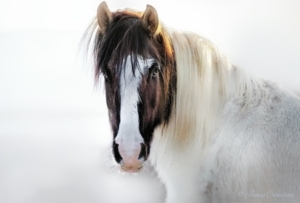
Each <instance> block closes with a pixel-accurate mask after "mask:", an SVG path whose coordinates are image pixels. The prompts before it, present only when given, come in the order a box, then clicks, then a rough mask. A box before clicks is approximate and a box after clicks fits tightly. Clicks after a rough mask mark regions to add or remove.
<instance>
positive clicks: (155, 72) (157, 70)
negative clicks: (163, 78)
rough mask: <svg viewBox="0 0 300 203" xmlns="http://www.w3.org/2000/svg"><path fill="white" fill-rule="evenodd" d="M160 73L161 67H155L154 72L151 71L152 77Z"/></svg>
mask: <svg viewBox="0 0 300 203" xmlns="http://www.w3.org/2000/svg"><path fill="white" fill-rule="evenodd" d="M158 73H159V69H158V68H155V69H154V70H153V71H152V73H151V76H152V78H156V77H157V75H158Z"/></svg>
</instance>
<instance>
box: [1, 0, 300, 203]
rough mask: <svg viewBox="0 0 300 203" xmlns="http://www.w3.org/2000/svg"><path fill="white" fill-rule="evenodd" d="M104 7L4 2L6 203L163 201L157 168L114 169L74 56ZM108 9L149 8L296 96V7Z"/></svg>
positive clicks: (101, 120)
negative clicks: (140, 171)
mask: <svg viewBox="0 0 300 203" xmlns="http://www.w3.org/2000/svg"><path fill="white" fill-rule="evenodd" d="M99 3H100V1H92V0H90V1H88V0H60V1H58V0H51V1H45V0H27V1H21V0H1V1H0V202H4V203H10V202H13V203H15V202H20V203H27V202H28V203H35V202H36V203H44V202H56V203H60V202H62V203H65V202H72V203H77V202H78V203H80V202H89V203H90V202H98V203H99V202H101V203H102V202H103V203H119V202H129V203H144V202H149V203H150V202H163V199H164V195H165V193H164V187H163V186H162V185H161V184H160V183H159V182H158V181H157V179H155V178H153V177H155V175H154V174H152V172H151V170H150V171H149V172H148V173H146V172H145V173H144V174H142V175H136V176H126V175H125V176H124V175H122V174H119V173H117V172H115V171H114V170H109V169H110V168H111V167H110V161H109V153H108V152H107V151H109V147H110V144H109V143H110V141H111V136H110V130H109V127H108V121H107V117H106V108H105V102H104V96H103V92H102V91H101V88H100V89H94V87H93V80H92V68H91V67H90V65H89V64H90V63H89V62H87V63H85V62H84V61H85V60H83V59H84V55H83V54H82V52H78V50H79V43H80V39H81V37H82V35H83V33H84V31H85V29H86V27H87V26H88V24H89V22H90V21H91V19H92V18H93V17H94V16H95V15H96V9H97V6H98V5H99ZM107 3H108V6H109V7H110V8H111V10H116V9H119V8H121V9H123V8H127V7H130V8H133V9H137V10H144V9H145V7H146V4H151V5H153V6H154V7H155V8H156V9H157V11H158V13H159V16H160V19H161V20H162V21H163V22H164V24H165V25H167V26H169V27H173V28H177V29H180V30H189V31H194V32H197V33H198V34H200V35H203V36H205V37H207V38H209V39H210V40H211V41H213V43H214V44H216V45H217V46H218V47H219V49H220V50H221V52H223V53H224V54H225V55H227V56H228V58H230V59H231V61H232V62H233V63H234V64H236V65H237V66H240V67H243V68H245V69H247V70H248V71H249V72H252V73H254V74H255V75H258V76H262V77H264V78H267V79H270V80H273V81H277V82H279V83H280V84H281V85H282V86H283V87H285V88H287V89H289V90H291V91H294V92H297V91H298V92H299V90H300V88H299V86H300V82H299V79H298V78H299V74H300V23H299V22H300V1H298V0H280V1H275V0H272V1H271V0H270V1H268V0H252V1H240V0H222V1H221V0H214V1H211V0H198V1H196V0H194V1H193V0H185V1H161V0H160V1H158V0H157V1H155V0H152V1H151V0H149V1H138V0H128V1H121V0H116V1H107ZM183 175H185V174H183Z"/></svg>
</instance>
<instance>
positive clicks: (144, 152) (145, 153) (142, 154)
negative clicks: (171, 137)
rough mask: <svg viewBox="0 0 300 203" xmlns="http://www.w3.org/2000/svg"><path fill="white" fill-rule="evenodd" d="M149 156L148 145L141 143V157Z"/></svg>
mask: <svg viewBox="0 0 300 203" xmlns="http://www.w3.org/2000/svg"><path fill="white" fill-rule="evenodd" d="M145 157H147V147H146V145H145V144H143V143H141V152H140V154H139V159H141V158H145Z"/></svg>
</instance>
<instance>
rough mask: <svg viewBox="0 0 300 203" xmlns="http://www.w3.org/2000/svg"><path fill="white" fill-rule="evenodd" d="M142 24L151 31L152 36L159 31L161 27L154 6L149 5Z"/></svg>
mask: <svg viewBox="0 0 300 203" xmlns="http://www.w3.org/2000/svg"><path fill="white" fill-rule="evenodd" d="M142 22H143V24H144V26H145V27H146V28H147V29H148V30H149V31H150V35H151V36H153V35H154V34H155V33H156V31H157V30H158V25H159V19H158V15H157V12H156V10H155V8H154V7H153V6H150V5H147V8H146V10H145V12H144V14H143V16H142Z"/></svg>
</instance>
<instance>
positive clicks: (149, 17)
mask: <svg viewBox="0 0 300 203" xmlns="http://www.w3.org/2000/svg"><path fill="white" fill-rule="evenodd" d="M97 22H98V26H99V29H98V32H97V35H96V39H95V40H96V43H95V47H94V49H95V50H94V51H95V58H96V71H95V76H96V78H99V76H100V75H103V76H104V78H105V92H106V102H107V107H108V112H109V120H110V124H111V128H112V133H113V146H112V148H113V154H114V158H115V160H116V162H117V163H119V164H120V166H121V169H122V170H123V171H127V172H138V171H140V169H141V168H142V166H143V162H144V161H146V160H147V158H148V156H149V153H150V146H151V140H152V137H153V133H154V130H155V128H156V127H157V126H159V125H162V124H165V123H166V122H168V119H169V118H170V114H171V110H172V105H173V100H174V97H175V96H174V95H175V92H176V68H175V61H174V53H173V49H172V45H171V41H170V39H169V38H168V36H167V35H166V34H165V32H164V30H163V29H162V28H161V26H160V22H159V18H158V15H157V12H156V10H155V9H154V8H153V7H152V6H149V5H148V6H147V8H146V10H145V12H143V13H142V12H136V11H132V10H124V11H117V12H111V11H110V10H109V8H108V7H107V4H106V3H105V2H102V3H101V4H100V5H99V7H98V10H97Z"/></svg>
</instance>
